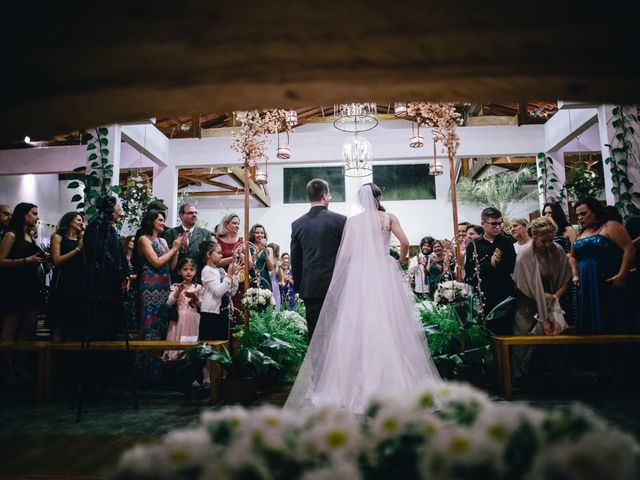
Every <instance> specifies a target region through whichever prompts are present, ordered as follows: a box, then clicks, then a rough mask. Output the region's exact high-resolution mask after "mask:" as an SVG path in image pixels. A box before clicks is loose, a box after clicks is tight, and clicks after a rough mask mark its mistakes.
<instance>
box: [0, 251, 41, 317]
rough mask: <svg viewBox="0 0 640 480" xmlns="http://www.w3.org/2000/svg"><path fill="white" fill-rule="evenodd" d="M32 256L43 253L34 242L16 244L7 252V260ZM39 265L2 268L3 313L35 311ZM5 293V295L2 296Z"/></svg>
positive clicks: (38, 284) (38, 293)
mask: <svg viewBox="0 0 640 480" xmlns="http://www.w3.org/2000/svg"><path fill="white" fill-rule="evenodd" d="M32 255H41V256H42V257H44V252H43V251H42V249H41V248H40V247H38V246H37V245H36V244H35V242H27V241H23V242H18V241H17V239H16V242H14V244H13V245H12V246H11V250H9V255H7V258H9V259H21V258H26V257H30V256H32ZM39 267H40V264H39V263H35V264H27V263H20V265H18V266H16V267H12V268H3V269H2V270H3V271H2V274H3V276H4V279H3V282H2V283H3V284H4V292H3V297H4V304H5V308H4V309H3V310H4V311H5V312H22V311H25V310H35V309H36V308H38V305H39V302H40V300H39V299H40V282H39V280H38V268H39ZM5 293H6V295H4V294H5Z"/></svg>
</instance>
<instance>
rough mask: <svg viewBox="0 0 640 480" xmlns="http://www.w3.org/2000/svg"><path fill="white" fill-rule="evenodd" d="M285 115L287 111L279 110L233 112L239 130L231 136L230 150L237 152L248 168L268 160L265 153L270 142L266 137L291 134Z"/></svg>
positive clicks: (290, 126)
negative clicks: (276, 134)
mask: <svg viewBox="0 0 640 480" xmlns="http://www.w3.org/2000/svg"><path fill="white" fill-rule="evenodd" d="M287 114H288V112H287V110H283V109H281V108H279V109H271V110H262V111H259V110H250V111H247V112H235V113H234V115H235V120H236V121H237V122H238V123H239V124H240V129H239V130H238V131H237V132H233V133H232V134H231V136H232V138H233V141H232V142H231V148H232V149H233V150H235V151H237V152H239V153H240V154H241V155H242V158H243V160H247V161H248V163H249V166H254V165H255V164H256V163H257V162H259V161H260V160H265V161H266V160H268V157H267V154H266V151H267V148H268V147H269V144H270V142H269V139H268V138H267V135H269V134H275V133H278V132H282V131H286V132H287V133H289V132H291V129H292V123H291V122H287Z"/></svg>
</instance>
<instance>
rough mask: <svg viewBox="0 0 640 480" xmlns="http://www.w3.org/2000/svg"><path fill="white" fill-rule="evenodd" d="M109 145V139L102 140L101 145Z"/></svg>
mask: <svg viewBox="0 0 640 480" xmlns="http://www.w3.org/2000/svg"><path fill="white" fill-rule="evenodd" d="M108 144H109V139H107V138H101V139H100V145H108Z"/></svg>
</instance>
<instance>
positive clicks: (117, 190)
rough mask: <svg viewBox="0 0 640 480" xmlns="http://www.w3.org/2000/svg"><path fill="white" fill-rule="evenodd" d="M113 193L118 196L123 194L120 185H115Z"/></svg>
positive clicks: (112, 189)
mask: <svg viewBox="0 0 640 480" xmlns="http://www.w3.org/2000/svg"><path fill="white" fill-rule="evenodd" d="M111 191H112V192H113V193H116V194H120V192H122V187H121V186H120V185H113V186H112V187H111Z"/></svg>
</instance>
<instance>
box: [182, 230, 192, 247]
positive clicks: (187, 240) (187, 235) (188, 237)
mask: <svg viewBox="0 0 640 480" xmlns="http://www.w3.org/2000/svg"><path fill="white" fill-rule="evenodd" d="M184 237H185V238H184V242H183V243H182V249H183V250H185V251H187V250H188V249H189V239H190V238H191V230H187V231H186V232H185V234H184Z"/></svg>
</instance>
